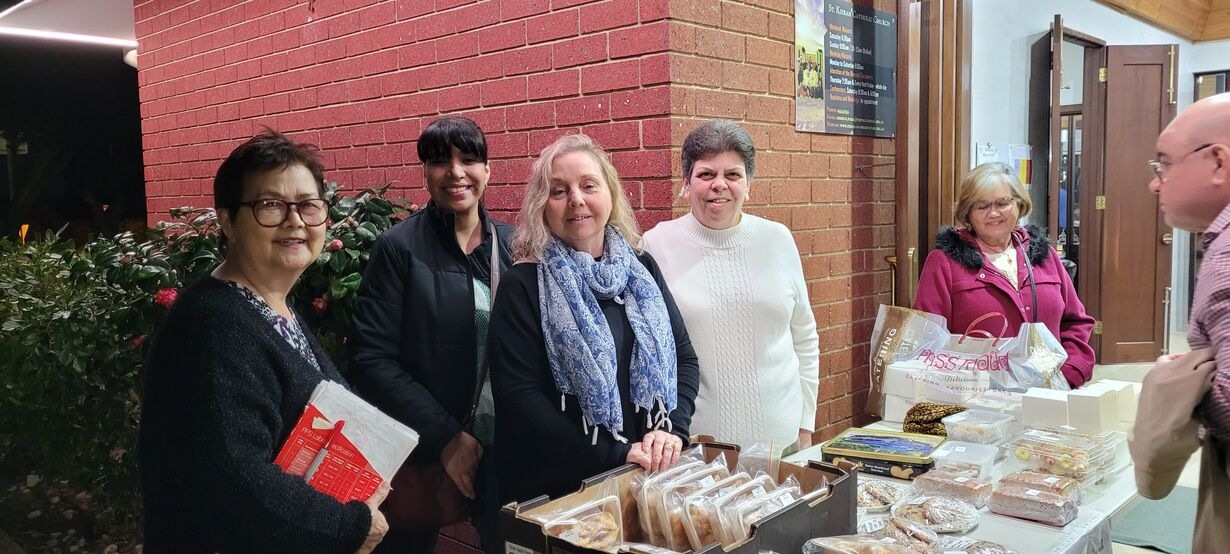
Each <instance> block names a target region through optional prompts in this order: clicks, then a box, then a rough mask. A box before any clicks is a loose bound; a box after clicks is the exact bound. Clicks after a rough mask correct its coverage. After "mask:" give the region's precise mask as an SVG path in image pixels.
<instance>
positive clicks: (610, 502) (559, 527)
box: [543, 496, 624, 552]
mask: <svg viewBox="0 0 1230 554" xmlns="http://www.w3.org/2000/svg"><path fill="white" fill-rule="evenodd" d="M621 518H622V508H621V506H620V504H619V497H618V496H607V497H603V498H599V499H597V500H594V501H591V502H587V503H585V504H582V505H580V506H577V507H576V508H573V509H571V510H568V511H566V512H564V513H561V514H559V515H554V516H552V517H551V518H550V519H549V520H548V522H547V523H546V524H544V525H543V530H544V531H545V532H546V533H547V534H548V535H551V536H553V537H558V538H560V539H563V540H565V541H567V542H569V543H571V544H573V545H576V546H579V547H582V548H592V549H594V550H601V551H603V552H615V551H616V550H618V549H619V545H620V544H622V543H623V542H624V534H623V528H622V527H621V525H620V523H619V522H620V520H621Z"/></svg>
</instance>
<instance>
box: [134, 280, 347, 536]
mask: <svg viewBox="0 0 1230 554" xmlns="http://www.w3.org/2000/svg"><path fill="white" fill-rule="evenodd" d="M299 325H300V326H301V327H303V329H304V331H305V333H304V334H305V335H306V336H307V337H308V341H309V342H310V343H311V347H312V351H313V352H315V354H316V359H317V361H318V362H319V364H320V370H319V371H318V370H317V369H316V368H314V367H312V365H311V364H310V363H309V362H308V361H307V360H306V359H304V358H303V356H302V355H301V354H300V353H299V352H298V351H297V350H295V349H294V348H292V347H291V346H290V344H289V343H287V342H286V340H285V339H283V338H282V337H281V336H280V335H278V334H277V332H276V331H275V330H274V328H273V326H272V325H271V324H270V323H269V321H268V320H266V319H265V317H264V316H263V315H262V314H261V312H260V311H259V310H257V309H256V307H255V306H253V305H252V304H251V302H250V301H249V300H247V299H246V298H244V297H243V296H242V295H241V293H240V292H239V291H237V290H234V289H233V288H231V286H230V285H227V284H226V283H223V282H222V281H219V280H217V279H214V278H212V277H206V278H204V279H202V280H200V281H198V282H197V283H195V284H193V285H192V286H190V287H188V288H186V289H184V291H183V292H182V293H181V294H180V295H179V298H178V299H177V300H176V301H175V304H174V305H173V306H172V307H171V310H170V312H169V313H168V314H167V318H166V320H165V321H164V322H163V324H162V326H161V328H160V329H159V330H158V332H157V334H156V337H155V338H154V339H153V341H152V343H151V346H150V352H149V357H148V359H147V360H146V366H145V368H146V373H145V387H144V392H143V398H142V402H143V405H142V414H141V428H140V431H139V435H138V440H137V453H138V461H139V464H140V470H141V488H142V493H143V494H144V497H145V506H144V513H145V522H144V525H145V551H146V552H149V553H150V554H161V553H164V552H166V553H176V554H185V553H186V554H193V553H198V552H199V553H212V552H223V553H236V552H262V553H267V552H287V553H321V554H325V553H330V554H332V553H337V554H351V553H353V552H354V551H355V550H358V548H359V546H360V545H361V544H362V542H363V540H364V539H365V538H366V537H367V531H368V528H369V527H370V526H371V513H370V512H369V511H368V509H367V507H366V506H365V505H364V504H363V503H362V502H358V501H355V502H350V503H347V504H341V503H339V502H338V501H337V500H335V499H333V498H332V497H330V496H327V495H325V494H324V493H321V492H318V491H316V490H315V489H313V488H312V487H309V486H308V485H307V484H306V483H304V482H303V479H301V478H298V477H292V476H290V475H287V474H286V473H283V472H282V470H281V469H280V468H278V467H277V466H275V465H273V459H274V456H276V455H277V452H278V451H279V450H280V449H281V447H282V443H283V442H285V440H286V437H287V436H288V435H289V434H290V431H291V429H292V428H293V426H294V424H295V422H296V421H298V419H299V416H300V415H302V414H303V408H304V406H305V405H306V404H307V401H308V397H309V396H310V395H311V393H312V389H314V388H315V387H316V385H317V384H319V383H320V381H321V380H322V378H324V379H329V380H331V381H337V382H339V383H342V382H343V381H342V377H341V376H340V375H339V374H338V373H337V370H336V369H335V368H334V367H333V364H332V363H331V362H330V360H329V357H328V355H326V354H325V353H324V351H323V350H321V349H320V345H319V344H317V343H316V339H315V337H314V336H313V335H312V333H311V331H309V330H308V329H307V327H306V326H304V323H303V320H302V319H300V320H299Z"/></svg>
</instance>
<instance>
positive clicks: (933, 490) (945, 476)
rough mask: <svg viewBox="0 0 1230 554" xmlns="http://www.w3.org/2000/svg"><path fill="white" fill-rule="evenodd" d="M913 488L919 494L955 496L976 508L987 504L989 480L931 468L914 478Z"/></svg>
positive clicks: (989, 491)
mask: <svg viewBox="0 0 1230 554" xmlns="http://www.w3.org/2000/svg"><path fill="white" fill-rule="evenodd" d="M914 490H915V491H916V492H918V493H921V494H929V495H933V496H944V497H948V498H956V499H957V500H961V501H964V502H968V503H970V504H973V505H974V507H976V508H981V507H983V506H986V505H987V500H989V499H990V498H991V482H990V481H987V480H984V479H978V478H975V477H966V476H964V475H958V474H956V473H952V472H949V471H944V470H931V471H928V472H926V473H924V474H922V475H919V476H918V477H915V478H914Z"/></svg>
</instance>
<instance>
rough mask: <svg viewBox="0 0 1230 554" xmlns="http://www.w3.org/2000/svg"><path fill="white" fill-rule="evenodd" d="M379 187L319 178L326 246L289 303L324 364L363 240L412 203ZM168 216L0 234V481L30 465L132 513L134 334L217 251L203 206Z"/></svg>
mask: <svg viewBox="0 0 1230 554" xmlns="http://www.w3.org/2000/svg"><path fill="white" fill-rule="evenodd" d="M387 190H388V185H385V186H381V187H375V188H371V189H366V190H363V191H359V192H358V193H357V194H355V195H353V196H346V195H343V194H340V193H339V191H338V190H337V187H336V185H335V184H333V183H330V184H329V187H328V192H327V195H326V199H327V200H329V201H330V203H331V210H330V214H331V216H332V222H331V223H330V225H329V229H328V231H327V236H326V245H327V246H326V252H325V253H324V254H323V255H322V256H321V257H320V259H319V260H318V261H317V262H316V263H315V264H313V265H312V266H311V267H310V268H309V269H308V270H307V271H306V272H305V273H304V275H303V277H302V278H301V280H300V283H299V285H298V286H297V287H296V290H295V291H294V293H293V298H292V302H293V304H294V305H295V307H296V309H297V310H298V311H299V313H300V314H301V315H303V316H304V318H305V319H306V320H307V321H308V325H309V326H310V327H312V329H313V331H314V332H316V333H317V336H319V337H320V338H321V340H322V345H323V346H324V347H325V348H326V350H327V351H329V352H330V354H331V355H332V356H333V358H334V360H335V361H338V362H341V361H343V360H342V348H343V346H344V343H345V338H346V334H347V332H348V330H349V326H350V314H351V308H352V302H353V298H354V293H355V291H357V290H358V287H359V282H360V280H361V275H362V271H363V268H364V266H365V265H366V263H367V258H368V252H369V250H370V249H371V245H372V242H373V241H374V240H375V238H376V237H377V236H378V235H379V234H380V233H382V232H384V231H385V230H386V229H388V228H389V227H390V226H392V225H393V224H394V223H395V222H396V221H397V220H398V219H400V218H402V217H404V216H405V215H407V214H408V213H409V211H410V210H412V209H414V208H415V207H414V206H412V205H407V204H406V203H404V202H403V201H401V200H395V199H389V198H386V197H385V193H386V192H387ZM171 215H172V217H173V218H174V220H173V221H172V222H169V223H164V224H162V225H160V226H159V228H157V229H152V230H151V232H150V237H151V238H150V240H149V241H146V242H138V241H136V240H135V239H134V238H133V236H132V235H131V234H129V233H124V234H120V235H117V236H115V237H112V238H102V239H97V240H94V241H92V242H90V243H88V244H85V245H84V246H82V247H80V248H77V247H76V246H74V245H73V244H72V242H70V241H68V240H64V239H62V238H61V237H60V236H59V235H58V234H56V233H49V234H48V235H47V236H46V237H45V238H43V239H42V240H35V241H32V242H30V243H28V244H19V243H16V242H14V241H11V240H7V239H0V475H3V476H4V479H5V481H4V482H10V483H11V482H12V478H13V477H15V476H17V475H21V474H24V473H26V472H30V471H35V472H39V473H41V474H42V475H44V476H45V477H50V478H55V479H66V480H68V481H69V483H70V484H71V485H72V486H75V487H79V488H81V489H83V490H87V491H89V492H91V493H93V494H94V496H95V498H96V499H97V503H98V504H99V505H102V506H108V507H109V509H110V510H111V511H112V512H113V513H112V516H113V517H117V518H120V519H119V521H136V519H135V517H134V516H135V515H136V513H137V510H138V509H139V505H140V500H139V497H138V494H137V491H138V482H137V471H136V459H135V456H133V455H132V451H133V448H134V446H135V444H136V429H137V425H138V424H139V422H140V405H139V404H140V402H139V400H140V390H141V375H142V363H143V358H142V348H143V343H144V340H145V337H146V335H148V334H149V333H151V332H152V331H153V330H154V328H155V326H156V325H157V323H158V321H159V320H160V319H161V318H162V317H163V316H164V315H165V313H166V309H167V308H166V306H169V305H170V303H171V301H173V298H174V292H173V291H176V290H177V289H178V288H180V287H182V286H184V285H185V284H187V283H190V282H191V281H193V280H195V279H196V278H199V277H200V276H202V275H205V274H207V273H208V272H209V271H211V270H213V268H214V267H216V266H217V264H218V263H219V262H220V261H221V260H222V254H221V253H220V252H219V249H218V243H217V231H218V224H217V219H216V217H215V214H214V212H213V210H212V209H207V208H178V209H175V210H172V212H171ZM334 241H336V242H334ZM330 244H332V247H330V246H329V245H330Z"/></svg>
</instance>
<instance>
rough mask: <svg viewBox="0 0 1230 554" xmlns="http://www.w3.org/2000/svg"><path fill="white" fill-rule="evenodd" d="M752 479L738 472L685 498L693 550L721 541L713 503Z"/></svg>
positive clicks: (685, 511) (689, 536) (689, 540)
mask: <svg viewBox="0 0 1230 554" xmlns="http://www.w3.org/2000/svg"><path fill="white" fill-rule="evenodd" d="M766 479H767V477H766ZM751 480H752V477H751V476H750V475H748V474H746V473H736V474H734V475H731V476H730V477H727V478H726V479H722V480H721V481H718V482H717V483H714V484H712V485H710V486H708V487H705V488H703V489H700V490H697V491H696V492H694V493H692V494H691V495H689V496H688V497H687V498H685V499H684V500H683V504H684V513H685V514H686V518H685V520H684V525H685V529H686V530H687V533H688V543H690V544H691V545H692V550H700V549H702V548H704V547H706V546H709V545H710V544H713V543H715V542H721V537H720V536H718V534H717V533H718V530H717V526H718V521H717V514H716V513H714V512H713V509H712V503H713V501H714V500H716V499H717V498H718V497H720V496H722V495H724V494H726V493H728V492H730V491H732V490H734V489H735V488H737V487H739V486H740V485H743V484H744V483H747V482H748V481H751Z"/></svg>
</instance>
